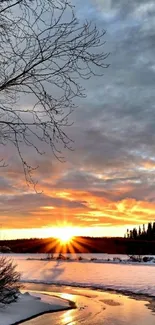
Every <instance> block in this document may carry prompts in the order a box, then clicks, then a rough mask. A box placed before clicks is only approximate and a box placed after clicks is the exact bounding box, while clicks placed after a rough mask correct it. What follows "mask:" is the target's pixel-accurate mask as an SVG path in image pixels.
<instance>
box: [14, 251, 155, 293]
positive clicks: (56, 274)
mask: <svg viewBox="0 0 155 325" xmlns="http://www.w3.org/2000/svg"><path fill="white" fill-rule="evenodd" d="M14 259H15V262H16V263H17V264H18V266H17V270H18V271H20V272H21V273H22V281H25V282H36V283H49V284H58V285H61V284H65V285H71V286H72V285H74V286H84V287H85V286H87V287H94V288H102V289H107V288H108V289H114V290H121V291H130V292H133V293H141V294H145V295H151V296H155V282H154V273H155V267H154V266H148V265H147V266H144V265H127V264H106V263H104V264H103V263H98V264H96V263H90V262H88V263H87V262H84V263H81V262H73V263H68V262H67V261H61V260H60V261H39V260H36V261H34V260H33V261H32V260H22V259H18V255H17V256H16V258H15V257H14Z"/></svg>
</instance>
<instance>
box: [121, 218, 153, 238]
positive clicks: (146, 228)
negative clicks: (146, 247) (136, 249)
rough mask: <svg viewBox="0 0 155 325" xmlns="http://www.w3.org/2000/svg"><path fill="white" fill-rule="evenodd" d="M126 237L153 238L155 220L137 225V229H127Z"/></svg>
mask: <svg viewBox="0 0 155 325" xmlns="http://www.w3.org/2000/svg"><path fill="white" fill-rule="evenodd" d="M126 237H127V238H130V239H135V240H142V239H144V240H151V241H153V240H155V222H153V223H152V222H149V223H148V224H146V225H145V224H144V225H143V226H142V227H141V226H139V227H138V229H137V228H136V227H135V228H133V229H132V230H129V229H127V233H126Z"/></svg>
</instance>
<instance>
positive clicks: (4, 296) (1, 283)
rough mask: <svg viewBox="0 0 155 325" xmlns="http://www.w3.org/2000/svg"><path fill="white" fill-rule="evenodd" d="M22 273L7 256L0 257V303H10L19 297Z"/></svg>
mask: <svg viewBox="0 0 155 325" xmlns="http://www.w3.org/2000/svg"><path fill="white" fill-rule="evenodd" d="M19 281H20V273H19V272H17V271H16V265H15V264H14V263H13V262H12V260H10V259H8V258H6V257H0V303H1V304H5V305H6V304H10V303H11V302H15V301H16V300H17V299H18V296H19V294H20V291H19V290H20V288H21V284H20V282H19Z"/></svg>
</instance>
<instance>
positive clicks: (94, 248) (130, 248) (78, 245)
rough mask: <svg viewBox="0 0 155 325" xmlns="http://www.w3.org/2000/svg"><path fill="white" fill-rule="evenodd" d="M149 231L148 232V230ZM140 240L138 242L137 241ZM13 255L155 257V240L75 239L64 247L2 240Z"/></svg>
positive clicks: (46, 240) (52, 242)
mask: <svg viewBox="0 0 155 325" xmlns="http://www.w3.org/2000/svg"><path fill="white" fill-rule="evenodd" d="M146 231H147V230H146ZM137 239H138V240H137ZM0 246H7V247H9V248H10V249H11V252H13V253H47V254H48V253H80V254H82V253H109V254H127V255H130V254H138V255H155V240H150V239H149V240H148V239H147V237H145V238H142V237H141V238H137V237H136V239H134V238H133V236H132V237H131V238H130V237H129V238H127V237H126V238H122V237H116V238H114V237H111V238H108V237H103V238H91V237H75V238H74V239H73V241H72V243H70V244H66V245H62V244H61V243H60V242H59V241H58V240H56V239H55V238H42V239H40V238H31V239H18V240H0Z"/></svg>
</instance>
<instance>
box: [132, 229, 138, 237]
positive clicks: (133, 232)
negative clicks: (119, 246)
mask: <svg viewBox="0 0 155 325" xmlns="http://www.w3.org/2000/svg"><path fill="white" fill-rule="evenodd" d="M132 236H133V238H134V239H137V229H136V228H133V231H132Z"/></svg>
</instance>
